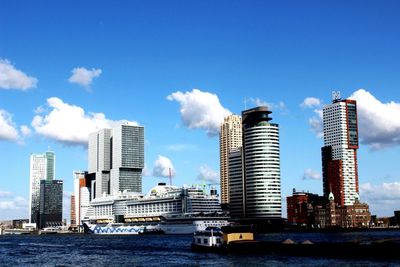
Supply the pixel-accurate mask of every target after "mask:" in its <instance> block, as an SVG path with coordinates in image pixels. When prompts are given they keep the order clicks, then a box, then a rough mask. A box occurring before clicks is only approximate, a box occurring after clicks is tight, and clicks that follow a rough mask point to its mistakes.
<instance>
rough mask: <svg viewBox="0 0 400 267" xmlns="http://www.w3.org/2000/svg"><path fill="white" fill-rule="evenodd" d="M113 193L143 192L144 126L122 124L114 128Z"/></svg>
mask: <svg viewBox="0 0 400 267" xmlns="http://www.w3.org/2000/svg"><path fill="white" fill-rule="evenodd" d="M111 138H112V139H111V140H112V141H111V144H112V150H111V151H112V152H111V153H112V154H111V155H112V165H111V178H110V185H111V190H112V193H114V192H119V191H121V192H122V191H125V190H126V191H128V192H142V170H143V168H144V127H142V126H133V125H129V124H122V125H118V126H116V127H114V128H113V129H112V137H111Z"/></svg>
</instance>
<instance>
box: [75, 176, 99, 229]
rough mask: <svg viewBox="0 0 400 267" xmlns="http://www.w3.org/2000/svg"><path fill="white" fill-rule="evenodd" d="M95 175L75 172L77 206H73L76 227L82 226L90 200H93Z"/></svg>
mask: <svg viewBox="0 0 400 267" xmlns="http://www.w3.org/2000/svg"><path fill="white" fill-rule="evenodd" d="M93 176H94V175H89V174H88V172H84V171H74V173H73V178H74V195H75V205H74V206H71V210H72V209H73V210H74V212H75V216H76V225H77V226H79V225H81V224H82V219H83V217H84V216H85V215H86V212H87V210H88V208H89V203H90V200H91V199H92V198H91V196H92V193H91V187H92V180H93Z"/></svg>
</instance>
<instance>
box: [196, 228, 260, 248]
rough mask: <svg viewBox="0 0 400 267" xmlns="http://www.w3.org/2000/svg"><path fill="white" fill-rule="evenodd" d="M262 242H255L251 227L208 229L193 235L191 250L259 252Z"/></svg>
mask: <svg viewBox="0 0 400 267" xmlns="http://www.w3.org/2000/svg"><path fill="white" fill-rule="evenodd" d="M260 244H261V243H260V242H259V241H255V240H254V233H253V230H252V229H251V227H249V226H234V225H229V226H223V227H221V228H219V227H207V229H206V230H204V231H197V232H194V234H193V240H192V244H191V248H192V250H193V251H208V252H220V251H236V252H243V251H249V252H251V251H252V250H257V249H259V248H260Z"/></svg>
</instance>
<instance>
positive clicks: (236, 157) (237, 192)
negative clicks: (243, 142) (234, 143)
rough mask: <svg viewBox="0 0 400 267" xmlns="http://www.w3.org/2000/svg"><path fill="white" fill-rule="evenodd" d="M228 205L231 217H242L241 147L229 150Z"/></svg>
mask: <svg viewBox="0 0 400 267" xmlns="http://www.w3.org/2000/svg"><path fill="white" fill-rule="evenodd" d="M228 166H229V171H228V176H229V200H230V202H229V204H230V205H229V206H230V214H231V217H232V218H238V217H243V213H244V212H243V210H244V191H243V189H244V188H243V184H244V183H243V165H242V148H241V147H240V148H237V149H234V150H231V151H230V152H229V165H228Z"/></svg>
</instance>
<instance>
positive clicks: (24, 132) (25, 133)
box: [19, 125, 32, 136]
mask: <svg viewBox="0 0 400 267" xmlns="http://www.w3.org/2000/svg"><path fill="white" fill-rule="evenodd" d="M19 128H20V131H21V133H22V135H23V136H28V135H30V134H31V132H32V131H31V129H30V128H29V127H28V126H26V125H21V126H20V127H19Z"/></svg>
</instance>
